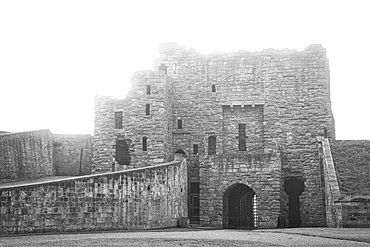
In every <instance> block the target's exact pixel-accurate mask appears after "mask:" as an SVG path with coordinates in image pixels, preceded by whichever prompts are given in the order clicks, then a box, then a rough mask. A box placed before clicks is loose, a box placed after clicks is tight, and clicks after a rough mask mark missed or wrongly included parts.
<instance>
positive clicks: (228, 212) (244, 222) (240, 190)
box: [223, 184, 255, 229]
mask: <svg viewBox="0 0 370 247" xmlns="http://www.w3.org/2000/svg"><path fill="white" fill-rule="evenodd" d="M254 198H255V193H254V191H253V190H252V189H251V188H250V187H248V186H247V185H245V184H234V185H232V186H230V188H229V189H227V190H226V192H225V194H224V196H223V215H224V217H223V225H224V228H245V229H253V228H254V210H253V202H254Z"/></svg>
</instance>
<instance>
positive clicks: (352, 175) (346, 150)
mask: <svg viewBox="0 0 370 247" xmlns="http://www.w3.org/2000/svg"><path fill="white" fill-rule="evenodd" d="M331 144H332V145H331V147H332V153H333V160H334V165H335V170H336V174H337V177H338V183H339V188H340V191H341V193H342V195H343V196H344V197H346V198H347V199H349V198H353V197H370V189H369V188H370V179H369V177H370V141H369V140H340V141H338V140H337V141H335V142H332V143H331Z"/></svg>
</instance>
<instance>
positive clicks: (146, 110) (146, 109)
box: [145, 104, 150, 115]
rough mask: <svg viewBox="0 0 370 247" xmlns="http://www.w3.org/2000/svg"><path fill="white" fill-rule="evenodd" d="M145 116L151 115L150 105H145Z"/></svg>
mask: <svg viewBox="0 0 370 247" xmlns="http://www.w3.org/2000/svg"><path fill="white" fill-rule="evenodd" d="M145 114H146V115H150V104H146V105H145Z"/></svg>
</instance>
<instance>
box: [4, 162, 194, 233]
mask: <svg viewBox="0 0 370 247" xmlns="http://www.w3.org/2000/svg"><path fill="white" fill-rule="evenodd" d="M0 203H1V204H0V218H1V225H0V234H3V235H5V234H13V233H31V232H51V231H60V232H64V231H82V230H112V229H150V228H159V227H174V226H177V224H178V222H179V220H180V219H181V218H183V217H187V212H188V211H187V167H186V160H183V161H173V162H170V163H166V164H162V165H156V166H152V167H145V168H138V169H131V170H126V171H119V172H112V173H105V174H96V175H88V176H81V177H74V178H69V179H59V180H55V181H52V182H45V183H39V184H28V185H27V184H23V185H18V186H9V187H6V186H5V187H4V186H3V187H2V189H0Z"/></svg>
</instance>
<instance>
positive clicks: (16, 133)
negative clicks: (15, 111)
mask: <svg viewBox="0 0 370 247" xmlns="http://www.w3.org/2000/svg"><path fill="white" fill-rule="evenodd" d="M38 132H50V133H51V131H50V130H49V129H41V130H29V131H22V132H11V133H2V134H1V133H0V137H2V136H9V135H23V134H29V133H38Z"/></svg>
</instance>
